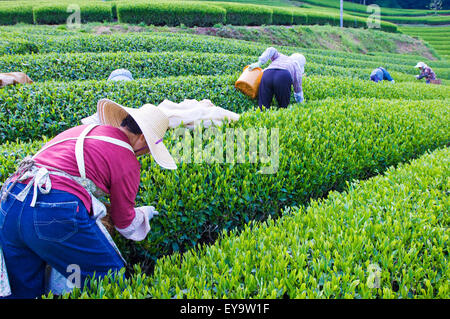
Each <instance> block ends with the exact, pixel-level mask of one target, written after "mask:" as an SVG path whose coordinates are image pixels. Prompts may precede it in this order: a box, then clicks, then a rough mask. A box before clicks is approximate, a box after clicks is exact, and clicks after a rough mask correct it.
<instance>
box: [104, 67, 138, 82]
mask: <svg viewBox="0 0 450 319" xmlns="http://www.w3.org/2000/svg"><path fill="white" fill-rule="evenodd" d="M131 80H133V76H132V75H131V72H130V71H128V70H127V69H117V70H114V71H112V72H111V74H110V75H109V78H108V81H131Z"/></svg>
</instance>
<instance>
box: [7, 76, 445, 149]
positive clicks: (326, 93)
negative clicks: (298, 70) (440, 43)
mask: <svg viewBox="0 0 450 319" xmlns="http://www.w3.org/2000/svg"><path fill="white" fill-rule="evenodd" d="M238 76H239V75H238V74H234V75H224V76H180V77H166V78H153V79H142V80H136V81H133V82H128V83H108V82H106V81H105V80H102V81H74V82H44V83H36V84H32V85H26V86H16V87H8V88H4V89H2V90H1V91H0V103H1V104H2V105H4V111H3V112H1V113H0V141H2V142H4V141H6V140H9V141H14V140H16V139H20V140H22V141H29V140H34V139H36V138H40V137H41V136H42V135H46V136H54V135H56V134H58V133H59V132H61V131H62V130H64V129H67V128H69V127H72V126H74V125H78V124H79V123H80V122H79V121H80V119H82V118H83V117H86V116H89V115H91V114H92V113H94V112H95V109H96V103H97V101H98V100H100V99H102V98H109V99H112V100H114V101H117V102H118V103H123V104H124V105H127V106H130V107H140V106H142V105H143V104H145V103H153V104H155V105H157V104H159V103H160V102H162V101H163V100H164V99H168V100H171V101H175V102H181V101H183V100H184V99H197V100H202V99H209V100H211V101H212V102H213V103H214V104H215V105H218V106H221V107H223V108H225V109H228V110H231V111H234V112H237V113H242V112H244V111H247V110H251V109H253V108H255V107H256V106H257V105H256V101H255V100H250V99H249V98H247V97H246V96H244V95H243V94H242V93H240V92H239V91H237V90H236V89H235V88H234V83H235V81H236V79H237V78H238ZM303 82H304V83H303V87H304V91H305V98H306V99H307V100H308V101H313V100H321V99H325V98H328V97H333V98H336V99H340V98H362V97H371V98H385V99H407V100H419V101H420V100H421V101H423V100H430V99H448V98H450V90H449V89H442V88H441V87H439V86H425V85H424V84H422V83H409V82H405V83H396V84H395V85H393V84H391V83H378V84H375V83H372V82H369V81H364V80H358V79H350V78H344V77H335V76H334V77H326V76H311V77H307V78H306V79H304V81H303ZM445 88H447V86H445ZM30 118H33V121H30V120H29V119H30Z"/></svg>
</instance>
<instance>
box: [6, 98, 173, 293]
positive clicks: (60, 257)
mask: <svg viewBox="0 0 450 319" xmlns="http://www.w3.org/2000/svg"><path fill="white" fill-rule="evenodd" d="M97 111H98V114H99V118H100V122H101V123H102V124H101V125H98V124H91V125H81V126H76V127H73V128H71V129H68V130H66V131H64V132H62V133H60V134H59V135H57V136H56V137H55V138H53V139H52V140H51V141H49V142H48V143H47V144H46V145H45V146H44V147H43V148H42V149H41V150H40V151H39V152H38V153H37V154H36V155H35V156H34V157H32V158H30V157H29V158H26V159H25V160H23V161H22V162H21V164H20V165H19V168H18V169H17V171H16V173H15V174H14V175H12V176H11V177H10V178H9V179H8V180H7V181H6V182H5V184H4V186H3V188H2V193H1V195H2V197H1V212H0V247H1V249H2V251H3V255H4V260H5V264H6V269H7V275H8V277H9V284H10V291H11V293H12V294H11V295H10V296H9V297H12V298H35V297H39V296H41V295H42V294H43V293H44V289H45V283H44V276H45V265H46V264H49V265H50V266H51V267H53V268H54V269H56V270H57V271H58V272H59V273H61V274H63V275H64V276H65V277H66V278H67V277H69V276H70V275H71V273H68V269H69V268H68V267H69V266H70V265H76V266H77V267H79V269H80V272H81V283H84V281H85V279H86V277H87V276H91V277H92V276H93V275H94V272H95V276H96V277H101V276H104V275H106V274H107V273H108V271H109V270H112V271H113V273H116V272H118V271H119V270H120V269H121V268H122V267H124V265H125V261H124V259H123V258H122V256H121V254H120V252H119V250H118V248H117V247H116V245H115V244H114V242H113V240H112V239H111V236H110V235H109V234H108V232H107V231H106V229H105V227H104V226H103V225H102V223H101V222H100V218H102V217H103V216H104V215H105V214H106V208H105V206H104V205H103V204H102V202H101V201H100V200H99V198H100V197H101V196H105V195H109V197H110V204H111V207H110V217H111V220H112V222H113V224H114V227H115V229H116V230H117V231H118V232H119V233H120V234H121V235H123V236H124V237H125V238H127V239H130V240H134V241H141V240H143V239H144V238H145V237H146V236H147V234H148V232H149V230H150V225H149V221H150V219H151V218H152V217H153V216H154V215H156V214H158V212H156V211H155V209H154V208H153V207H151V206H143V207H135V199H136V195H137V192H138V189H139V182H140V164H139V162H138V160H137V157H138V156H140V155H143V154H147V153H149V152H150V154H152V156H153V158H154V159H155V161H156V163H158V164H159V165H160V166H161V167H163V168H166V169H176V165H175V162H174V160H173V158H172V157H171V155H170V154H169V152H168V150H167V148H166V147H165V146H164V144H163V143H162V141H163V137H164V135H165V132H166V130H167V128H168V124H169V120H168V118H167V116H166V115H165V114H164V113H163V112H162V111H160V110H159V109H158V108H157V107H155V106H153V105H150V104H146V105H144V106H142V107H141V108H139V109H137V108H126V107H123V106H120V105H119V104H116V103H114V102H112V101H110V100H107V99H104V100H100V101H99V103H98V105H97ZM0 257H1V256H0ZM2 278H3V276H2ZM4 284H5V282H2V286H4Z"/></svg>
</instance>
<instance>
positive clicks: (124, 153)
mask: <svg viewBox="0 0 450 319" xmlns="http://www.w3.org/2000/svg"><path fill="white" fill-rule="evenodd" d="M84 128H86V125H81V126H76V127H73V128H71V129H68V130H67V131H65V132H62V133H61V134H59V135H57V136H56V137H55V138H54V139H52V140H51V141H49V143H50V144H53V143H54V142H56V141H58V140H61V139H66V138H69V137H78V136H79V135H80V134H81V132H82V131H83V129H84ZM90 135H92V136H94V135H95V136H109V137H112V138H116V139H119V140H122V141H124V142H127V143H129V140H128V137H127V136H126V135H125V133H124V132H122V131H121V130H120V129H118V128H115V127H112V126H108V125H100V126H97V127H95V128H94V129H92V130H91V131H90V132H89V134H88V136H90ZM75 143H76V140H69V141H65V142H62V143H60V144H56V145H54V146H51V147H49V148H48V149H47V150H44V151H43V152H41V153H40V154H38V156H36V158H35V161H36V163H38V164H44V165H48V166H51V167H54V168H57V169H60V170H62V171H64V172H66V173H68V174H70V175H73V176H80V174H79V171H78V166H77V161H76V158H75ZM84 161H85V170H86V177H87V178H89V179H90V180H91V181H93V182H94V183H95V185H97V187H99V188H100V189H101V190H103V191H104V192H105V193H106V194H109V195H110V203H111V211H110V216H111V219H112V221H113V223H114V225H115V226H116V227H117V228H126V227H128V226H129V225H130V224H131V222H132V221H133V219H134V217H135V211H134V206H135V199H136V195H137V192H138V190H139V181H140V168H141V166H140V164H139V161H138V160H137V158H136V155H135V154H134V153H133V152H131V151H130V150H129V149H126V148H124V147H122V146H118V145H115V144H111V143H108V142H104V141H99V140H94V139H85V140H84ZM50 176H51V181H52V188H54V189H58V190H61V191H66V192H68V193H71V194H73V195H75V196H77V197H78V198H79V199H80V200H81V201H82V202H83V203H84V205H85V206H86V208H87V210H88V211H89V212H91V204H92V203H91V198H90V196H89V194H88V192H87V191H86V190H85V189H84V188H83V187H81V186H80V185H79V184H78V183H77V182H75V181H73V180H71V179H69V178H66V177H61V176H57V175H50Z"/></svg>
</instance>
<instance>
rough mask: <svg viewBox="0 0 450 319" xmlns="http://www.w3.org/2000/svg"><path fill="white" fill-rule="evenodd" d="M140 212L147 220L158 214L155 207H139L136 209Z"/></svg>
mask: <svg viewBox="0 0 450 319" xmlns="http://www.w3.org/2000/svg"><path fill="white" fill-rule="evenodd" d="M137 209H139V210H140V211H142V212H143V213H144V214H146V215H147V217H148V220H149V221H150V219H152V218H153V217H154V216H155V215H158V214H159V213H158V212H157V211H156V210H155V207H153V206H141V207H137Z"/></svg>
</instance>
